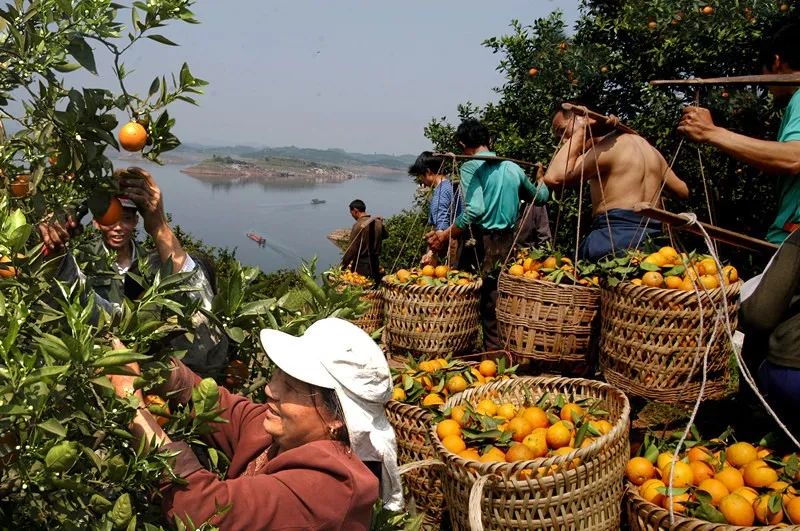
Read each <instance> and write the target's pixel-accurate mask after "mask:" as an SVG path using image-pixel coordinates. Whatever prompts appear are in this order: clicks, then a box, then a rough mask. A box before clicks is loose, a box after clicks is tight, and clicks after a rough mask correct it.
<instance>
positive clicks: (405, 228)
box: [381, 188, 431, 274]
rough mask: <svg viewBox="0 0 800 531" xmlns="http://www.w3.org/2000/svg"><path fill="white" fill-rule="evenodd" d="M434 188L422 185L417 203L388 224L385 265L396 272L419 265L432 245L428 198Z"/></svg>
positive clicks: (384, 267) (395, 216) (389, 270)
mask: <svg viewBox="0 0 800 531" xmlns="http://www.w3.org/2000/svg"><path fill="white" fill-rule="evenodd" d="M430 194H431V190H428V189H425V188H419V189H418V190H417V193H416V195H415V196H414V204H413V205H412V206H411V208H409V209H405V210H403V211H402V212H400V213H399V214H395V215H394V216H391V217H390V218H388V219H387V220H386V223H385V224H384V226H385V227H386V230H387V231H388V232H389V236H388V237H387V238H386V239H385V240H383V247H382V248H381V267H382V268H383V269H384V270H385V272H386V273H387V274H388V273H392V272H394V271H397V270H398V269H401V268H406V269H408V268H411V267H416V266H418V265H419V263H420V259H421V258H422V255H423V254H425V250H426V249H427V247H428V245H427V243H426V242H425V234H426V233H427V232H428V231H429V230H430V227H429V226H428V201H429V200H430Z"/></svg>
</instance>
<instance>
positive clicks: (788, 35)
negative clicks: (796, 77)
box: [760, 22, 800, 100]
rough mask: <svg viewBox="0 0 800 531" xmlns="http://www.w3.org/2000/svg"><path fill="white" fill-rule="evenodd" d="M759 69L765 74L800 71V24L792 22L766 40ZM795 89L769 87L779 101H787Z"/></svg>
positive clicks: (789, 87)
mask: <svg viewBox="0 0 800 531" xmlns="http://www.w3.org/2000/svg"><path fill="white" fill-rule="evenodd" d="M760 61H761V69H762V71H763V72H764V73H765V74H791V73H793V72H798V71H800V23H797V22H792V23H790V24H787V25H785V26H783V27H782V28H781V29H779V30H778V31H777V32H776V33H775V34H774V35H773V36H772V37H771V38H768V39H767V40H766V41H765V42H764V44H763V46H762V48H761V55H760ZM796 90H797V87H791V86H788V87H782V86H771V87H769V91H770V92H772V95H773V96H775V98H777V99H779V100H784V99H788V98H790V97H791V95H792V94H794V92H795V91H796Z"/></svg>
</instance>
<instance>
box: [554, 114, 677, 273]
mask: <svg viewBox="0 0 800 531" xmlns="http://www.w3.org/2000/svg"><path fill="white" fill-rule="evenodd" d="M575 104H580V103H575ZM553 131H554V133H555V134H556V135H558V137H559V138H561V137H562V136H563V138H564V144H563V145H562V146H561V148H560V149H559V151H558V153H557V154H556V156H555V158H554V159H553V162H552V164H550V167H549V168H548V170H547V172H546V173H545V176H544V182H545V184H547V185H548V186H549V187H551V188H554V187H562V186H569V185H578V186H579V185H580V183H581V179H584V180H586V181H588V182H589V186H590V189H591V194H592V214H593V217H594V220H593V222H592V227H591V232H589V234H588V235H587V236H586V237H585V238H584V239H583V241H582V242H581V245H580V249H579V251H578V257H579V258H581V259H584V260H598V259H600V258H602V257H604V256H607V255H610V254H614V253H616V254H621V253H622V252H624V251H625V250H626V249H629V248H634V247H638V246H639V245H640V244H641V243H642V242H643V241H644V240H645V239H647V238H653V237H654V236H657V235H658V234H659V232H660V226H659V225H657V222H656V221H654V220H652V219H650V218H643V217H642V216H640V215H639V214H636V213H635V212H633V206H634V205H635V204H636V203H639V202H647V203H650V204H652V205H654V206H660V205H661V192H662V190H666V191H668V192H670V193H671V194H672V195H674V196H676V197H678V198H680V199H686V198H687V197H689V188H688V187H687V186H686V183H685V182H683V181H682V180H681V179H679V178H678V177H677V176H676V175H675V173H674V172H673V171H672V170H671V169H670V168H669V165H668V164H667V161H666V160H664V157H663V156H661V153H659V152H658V151H657V150H656V149H655V148H654V147H653V146H651V145H650V144H649V143H648V142H647V140H645V139H644V138H642V137H641V136H638V135H634V134H627V133H622V132H620V131H618V130H617V129H615V128H613V127H611V126H609V125H606V124H605V123H601V122H598V121H597V120H594V119H593V118H588V117H583V116H578V115H576V114H575V113H573V112H570V111H565V110H563V109H559V111H558V112H557V113H556V115H555V117H554V118H553Z"/></svg>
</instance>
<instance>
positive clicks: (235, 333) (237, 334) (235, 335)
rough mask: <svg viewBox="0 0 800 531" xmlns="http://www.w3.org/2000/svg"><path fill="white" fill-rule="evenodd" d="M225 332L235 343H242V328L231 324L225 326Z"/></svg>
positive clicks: (243, 336)
mask: <svg viewBox="0 0 800 531" xmlns="http://www.w3.org/2000/svg"><path fill="white" fill-rule="evenodd" d="M225 332H226V333H227V334H228V337H229V338H231V340H232V341H234V342H235V343H243V342H244V340H245V335H244V330H242V329H241V328H239V327H238V326H231V327H227V328H225Z"/></svg>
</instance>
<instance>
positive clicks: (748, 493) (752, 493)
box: [731, 487, 758, 506]
mask: <svg viewBox="0 0 800 531" xmlns="http://www.w3.org/2000/svg"><path fill="white" fill-rule="evenodd" d="M731 494H738V495H739V496H741V497H742V498H744V499H745V500H747V503H749V504H750V505H751V506H752V505H753V503H755V501H756V500H757V499H758V491H756V489H754V488H751V487H739V488H738V489H736V490H735V491H733V492H731Z"/></svg>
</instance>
